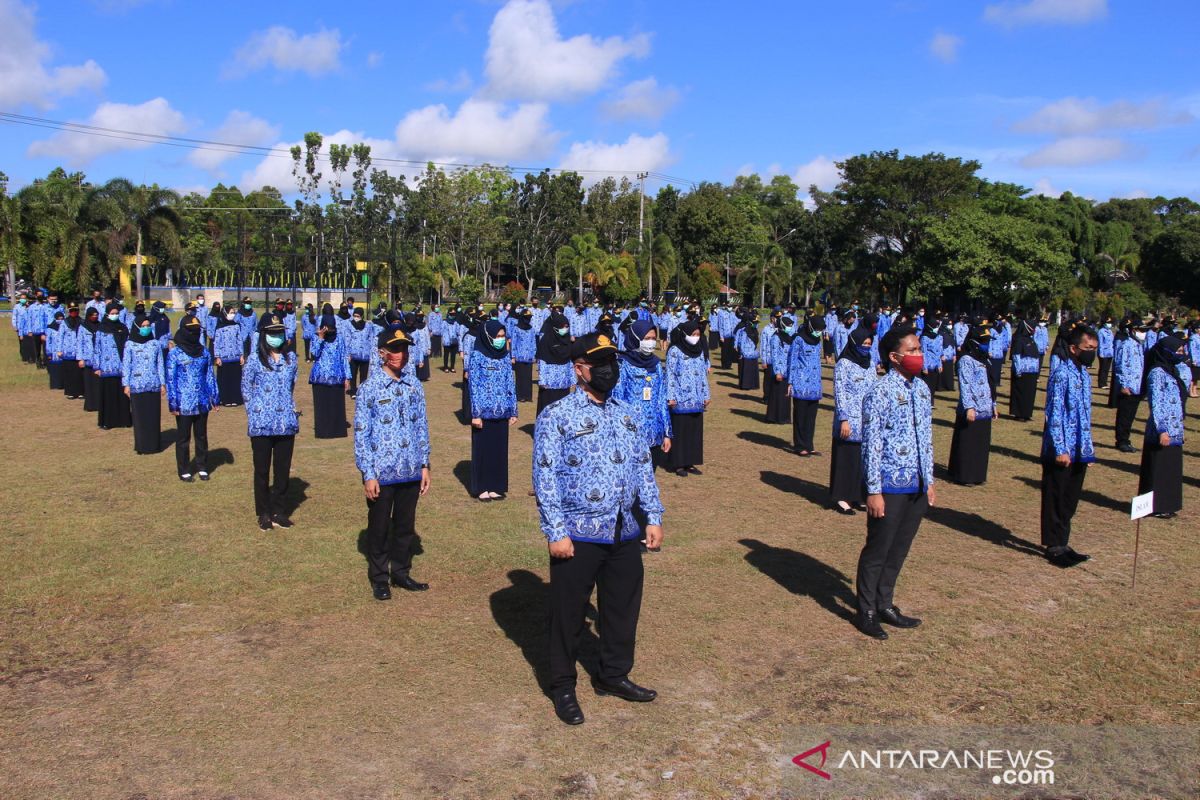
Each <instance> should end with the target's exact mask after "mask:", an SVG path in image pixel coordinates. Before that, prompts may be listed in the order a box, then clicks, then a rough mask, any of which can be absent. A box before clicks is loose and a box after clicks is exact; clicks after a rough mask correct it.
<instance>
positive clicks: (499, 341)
mask: <svg viewBox="0 0 1200 800" xmlns="http://www.w3.org/2000/svg"><path fill="white" fill-rule="evenodd" d="M504 342H505V338H504V337H503V336H500V337H497V338H495V339H492V347H494V348H496V349H497V350H503V349H504Z"/></svg>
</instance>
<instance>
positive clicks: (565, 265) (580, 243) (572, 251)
mask: <svg viewBox="0 0 1200 800" xmlns="http://www.w3.org/2000/svg"><path fill="white" fill-rule="evenodd" d="M608 258H609V256H608V254H607V253H605V252H604V250H602V249H601V248H600V245H599V244H598V240H597V238H596V234H595V233H591V232H588V233H576V234H574V235H573V236H572V237H571V241H570V244H564V245H563V246H562V247H560V248H558V252H557V253H555V258H554V260H555V264H557V266H558V267H559V268H562V269H566V270H567V271H569V272H573V273H575V277H576V279H577V280H578V281H579V301H580V302H583V281H584V279H585V278H587V279H588V280H589V281H591V282H592V283H593V284H595V281H594V279H593V278H592V276H593V275H595V274H596V273H597V272H601V271H603V267H604V262H606V261H607V260H608ZM556 277H557V276H556ZM556 288H557V283H556Z"/></svg>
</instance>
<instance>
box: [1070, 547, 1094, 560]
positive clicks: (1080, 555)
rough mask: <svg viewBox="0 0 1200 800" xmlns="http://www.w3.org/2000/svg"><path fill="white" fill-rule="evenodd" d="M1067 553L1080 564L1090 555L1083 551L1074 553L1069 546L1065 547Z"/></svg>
mask: <svg viewBox="0 0 1200 800" xmlns="http://www.w3.org/2000/svg"><path fill="white" fill-rule="evenodd" d="M1067 555H1068V556H1070V557H1071V558H1072V560H1074V561H1075V563H1076V564H1082V563H1083V562H1085V561H1087V560H1088V559H1090V558H1091V556H1089V555H1084V554H1083V553H1076V552H1075V551H1074V550H1073V549H1072V548H1070V547H1068V548H1067Z"/></svg>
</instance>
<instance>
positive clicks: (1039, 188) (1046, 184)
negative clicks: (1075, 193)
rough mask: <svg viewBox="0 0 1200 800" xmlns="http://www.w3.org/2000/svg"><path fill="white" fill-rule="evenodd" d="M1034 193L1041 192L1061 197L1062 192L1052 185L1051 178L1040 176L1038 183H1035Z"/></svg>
mask: <svg viewBox="0 0 1200 800" xmlns="http://www.w3.org/2000/svg"><path fill="white" fill-rule="evenodd" d="M1033 193H1034V194H1040V195H1042V196H1043V197H1061V196H1062V192H1060V191H1059V190H1058V189H1055V188H1054V187H1053V186H1051V185H1050V179H1049V178H1038V180H1037V183H1035V184H1034V185H1033Z"/></svg>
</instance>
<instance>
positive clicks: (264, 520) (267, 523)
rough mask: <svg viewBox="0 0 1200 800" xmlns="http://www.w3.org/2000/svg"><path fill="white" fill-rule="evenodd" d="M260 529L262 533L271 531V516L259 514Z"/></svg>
mask: <svg viewBox="0 0 1200 800" xmlns="http://www.w3.org/2000/svg"><path fill="white" fill-rule="evenodd" d="M258 529H259V530H260V531H269V530H271V518H270V517H269V516H267V515H266V514H259V515H258Z"/></svg>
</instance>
